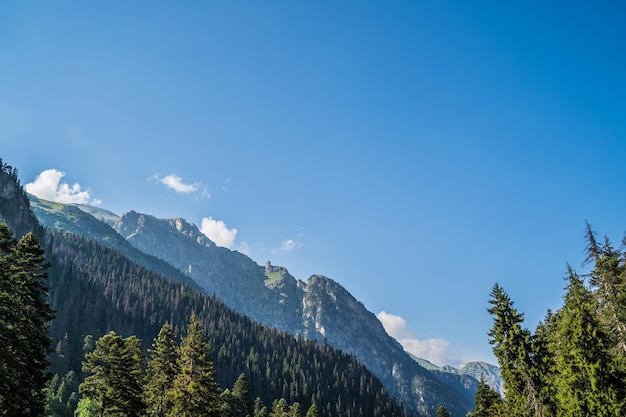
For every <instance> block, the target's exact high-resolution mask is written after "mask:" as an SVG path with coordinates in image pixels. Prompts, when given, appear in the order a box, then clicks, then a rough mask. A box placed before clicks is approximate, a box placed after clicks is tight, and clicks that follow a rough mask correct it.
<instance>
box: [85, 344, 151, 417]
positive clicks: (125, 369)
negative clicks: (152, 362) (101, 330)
mask: <svg viewBox="0 0 626 417" xmlns="http://www.w3.org/2000/svg"><path fill="white" fill-rule="evenodd" d="M143 362H144V357H143V351H142V349H141V341H140V340H139V339H138V338H137V337H135V336H131V337H128V338H126V339H123V338H122V337H120V336H118V335H117V334H115V332H109V333H108V334H106V335H104V336H102V337H101V338H100V339H98V341H97V342H96V348H95V350H94V351H93V352H91V353H88V354H86V355H85V361H84V362H83V371H84V372H86V373H88V374H89V376H87V378H85V381H84V382H83V383H82V384H80V387H79V390H80V392H81V393H82V394H83V397H84V400H86V401H87V402H88V403H90V404H92V405H93V406H95V407H96V409H97V410H98V413H99V415H102V416H119V417H122V416H123V417H140V416H143V415H144V414H145V410H146V406H145V403H144V401H143V384H144V379H145V373H144V364H143ZM81 401H83V400H81Z"/></svg>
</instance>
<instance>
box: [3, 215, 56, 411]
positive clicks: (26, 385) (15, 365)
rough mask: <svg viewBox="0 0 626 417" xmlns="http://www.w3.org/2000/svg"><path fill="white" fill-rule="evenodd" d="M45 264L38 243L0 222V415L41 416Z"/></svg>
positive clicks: (49, 314)
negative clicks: (19, 234) (13, 231)
mask: <svg viewBox="0 0 626 417" xmlns="http://www.w3.org/2000/svg"><path fill="white" fill-rule="evenodd" d="M47 268H48V264H47V263H46V262H45V260H44V251H43V250H42V249H41V247H40V244H39V240H38V239H37V237H36V236H35V235H34V234H32V233H27V234H26V235H24V236H23V237H21V238H20V239H19V240H18V241H15V240H14V239H13V235H12V233H11V232H10V231H9V228H8V226H7V225H6V224H0V346H2V348H1V349H0V375H2V377H1V378H0V415H10V416H15V417H19V416H35V417H36V416H41V415H43V413H44V406H45V402H46V399H45V394H44V388H45V387H46V384H47V382H48V379H49V375H48V373H47V372H46V371H47V368H48V365H49V363H48V359H47V354H48V352H49V347H50V338H49V336H48V326H49V322H50V320H51V319H52V317H53V314H52V310H51V309H50V307H49V305H48V302H47V300H46V295H47V288H46V279H47V274H46V272H44V271H45V270H46V269H47Z"/></svg>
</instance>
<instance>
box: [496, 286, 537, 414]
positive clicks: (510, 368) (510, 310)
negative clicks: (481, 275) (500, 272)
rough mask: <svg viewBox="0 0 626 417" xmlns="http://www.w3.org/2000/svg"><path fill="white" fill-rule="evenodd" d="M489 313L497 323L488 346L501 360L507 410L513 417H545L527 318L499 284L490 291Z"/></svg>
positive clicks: (499, 361) (499, 360)
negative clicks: (518, 310) (515, 306)
mask: <svg viewBox="0 0 626 417" xmlns="http://www.w3.org/2000/svg"><path fill="white" fill-rule="evenodd" d="M490 296H491V300H489V304H491V308H489V309H488V311H489V313H490V314H491V315H492V316H493V318H494V323H493V326H492V328H491V330H490V331H489V337H490V340H489V343H490V344H492V345H493V346H494V347H493V352H494V354H495V356H496V358H497V359H498V363H499V365H500V372H501V374H502V379H503V380H504V389H505V397H506V404H505V407H506V410H507V412H508V413H509V415H510V416H515V417H518V416H519V417H526V416H535V417H542V416H543V405H542V404H541V402H540V400H539V392H540V389H541V388H540V387H539V386H538V385H539V383H540V382H539V381H538V380H537V379H535V378H533V374H534V370H533V363H532V336H531V334H530V332H529V331H528V330H527V329H524V328H523V327H522V323H523V322H524V315H523V314H522V313H518V312H517V310H516V309H515V308H514V307H513V301H511V299H510V298H509V296H508V294H507V293H506V292H505V291H504V289H502V288H501V287H500V286H499V285H498V284H497V283H496V284H495V285H494V287H493V289H492V291H491V294H490Z"/></svg>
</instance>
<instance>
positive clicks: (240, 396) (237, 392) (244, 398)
mask: <svg viewBox="0 0 626 417" xmlns="http://www.w3.org/2000/svg"><path fill="white" fill-rule="evenodd" d="M232 394H233V397H234V398H235V399H237V412H238V413H239V414H238V415H239V416H240V417H245V416H248V417H252V413H253V411H252V392H251V387H250V381H248V378H246V375H245V374H243V373H242V374H240V375H239V377H238V378H237V381H235V384H234V385H233V391H232Z"/></svg>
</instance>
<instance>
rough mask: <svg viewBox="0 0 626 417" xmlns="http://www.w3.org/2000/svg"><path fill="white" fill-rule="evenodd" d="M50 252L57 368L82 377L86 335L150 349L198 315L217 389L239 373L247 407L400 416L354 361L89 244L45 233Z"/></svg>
mask: <svg viewBox="0 0 626 417" xmlns="http://www.w3.org/2000/svg"><path fill="white" fill-rule="evenodd" d="M48 243H49V245H50V249H49V251H50V252H51V253H53V254H54V256H55V258H56V265H55V267H54V273H53V274H52V273H51V284H52V286H51V293H50V299H51V303H52V305H53V306H54V307H55V308H56V309H57V319H56V320H55V321H54V322H53V325H52V335H53V338H54V341H55V344H57V343H58V342H59V341H62V340H64V339H65V338H67V339H68V340H69V343H67V344H66V345H64V344H63V343H62V345H63V346H64V347H63V349H61V351H60V352H58V353H57V352H55V353H54V354H53V362H54V365H55V366H57V365H58V361H59V359H60V357H59V356H60V355H62V356H63V361H64V362H67V364H68V365H67V366H68V367H69V369H74V370H76V371H77V372H79V371H80V368H79V366H80V361H81V358H82V354H83V352H82V345H83V340H84V338H85V335H94V336H96V337H99V336H101V335H103V334H105V333H106V332H108V331H110V330H111V329H115V330H116V332H119V333H120V334H122V335H137V336H138V337H139V338H141V339H142V340H144V341H146V340H148V341H149V340H153V339H154V338H155V337H156V335H157V333H158V332H159V329H160V328H161V325H162V324H163V323H165V322H166V321H167V322H169V323H170V324H171V325H172V328H173V329H174V331H175V332H176V333H182V332H183V329H184V326H185V325H186V321H187V319H188V317H190V316H191V314H192V312H195V314H196V315H197V317H198V320H199V323H200V324H201V326H202V327H203V328H204V329H205V332H206V336H207V339H206V342H207V343H208V344H209V346H210V348H211V351H210V352H209V353H210V356H211V357H213V364H214V368H215V371H216V373H217V375H216V381H217V382H218V383H219V385H220V386H221V387H232V386H233V384H234V383H235V381H236V380H237V378H238V377H239V376H240V375H241V374H242V373H244V374H245V375H246V376H247V379H248V382H249V384H250V387H251V389H250V391H251V398H256V397H260V399H261V400H262V402H264V403H265V404H272V401H273V400H274V399H276V398H284V399H285V400H286V401H287V403H288V404H293V403H295V402H298V403H300V404H301V405H302V407H303V409H308V407H310V405H311V404H312V403H316V404H318V405H319V404H324V406H323V408H319V409H318V410H319V411H320V415H322V416H326V415H333V416H334V415H350V416H352V417H356V416H368V417H369V416H374V417H376V416H383V415H385V416H402V415H404V413H403V411H402V410H401V408H400V407H399V406H398V405H397V404H396V403H395V402H394V401H393V400H392V399H391V398H390V397H389V396H388V395H387V393H386V391H385V390H384V389H383V387H382V385H381V383H380V381H378V379H377V378H375V377H374V376H373V375H372V374H371V373H370V372H369V371H367V370H366V369H365V368H364V367H363V366H362V365H361V364H360V363H359V362H358V361H357V360H356V358H354V357H353V356H351V355H346V354H344V353H342V352H341V351H337V350H335V349H332V348H331V347H330V346H328V345H326V344H324V345H318V344H317V343H316V342H314V341H308V340H304V339H301V338H294V337H292V336H289V335H287V334H285V333H283V332H280V331H278V330H275V329H270V328H267V327H264V326H261V325H259V324H257V323H254V322H252V321H251V320H249V319H248V318H246V317H245V316H242V315H240V314H238V313H236V312H234V311H232V310H230V309H228V308H227V307H225V306H224V305H223V304H222V303H221V302H220V301H219V300H217V299H216V298H214V297H210V296H207V295H205V294H202V293H199V292H197V291H195V290H194V289H192V288H189V287H187V286H185V285H184V284H182V283H180V282H173V281H168V280H166V279H163V278H162V277H161V276H160V275H158V274H157V273H155V272H153V271H148V270H146V269H144V268H142V267H140V266H138V265H136V264H134V263H133V262H131V261H129V260H128V259H127V258H125V257H124V256H122V255H121V254H120V253H119V252H118V251H116V250H113V249H108V248H105V247H103V246H101V245H99V244H97V243H95V242H92V241H89V240H86V239H84V238H80V237H77V236H75V235H69V234H60V233H57V232H52V231H48ZM145 347H146V348H147V346H145ZM258 412H259V413H260V412H261V409H259V410H258ZM253 413H256V410H253Z"/></svg>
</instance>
